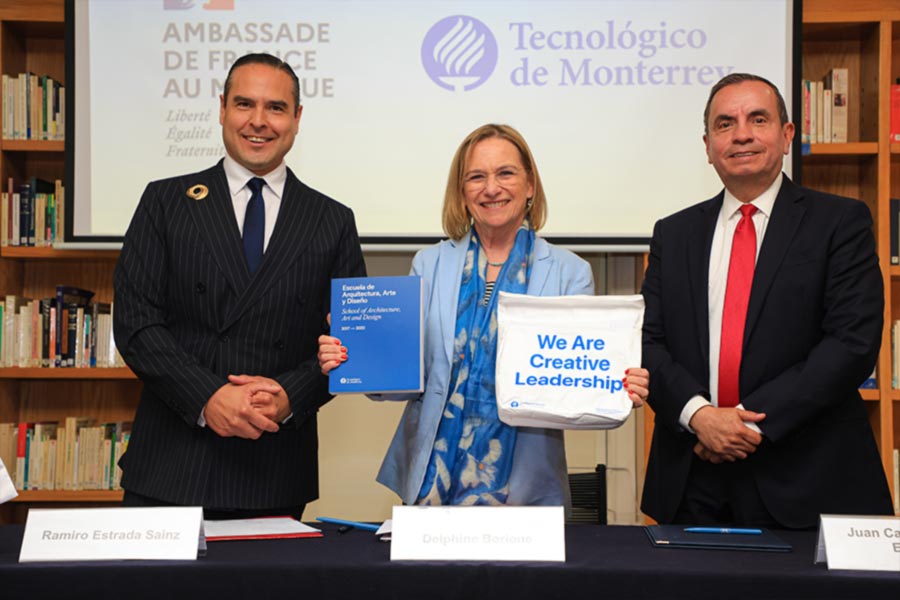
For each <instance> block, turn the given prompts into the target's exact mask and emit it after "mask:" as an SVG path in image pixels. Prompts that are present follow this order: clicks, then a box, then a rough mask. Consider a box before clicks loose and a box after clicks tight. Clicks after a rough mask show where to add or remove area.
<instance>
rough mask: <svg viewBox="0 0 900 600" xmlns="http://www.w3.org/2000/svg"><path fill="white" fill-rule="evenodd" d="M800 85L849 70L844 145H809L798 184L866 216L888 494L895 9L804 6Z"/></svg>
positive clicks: (892, 433) (893, 414)
mask: <svg viewBox="0 0 900 600" xmlns="http://www.w3.org/2000/svg"><path fill="white" fill-rule="evenodd" d="M801 39H802V53H803V54H802V61H803V65H802V77H803V78H805V79H812V80H820V79H821V78H822V77H823V76H824V75H825V74H826V73H827V71H828V70H829V69H831V68H835V67H847V68H848V69H849V74H850V78H849V87H850V94H849V95H850V102H849V118H848V143H846V144H812V145H811V147H810V152H809V154H808V155H806V156H804V157H803V159H802V174H801V176H802V183H803V185H805V186H807V187H811V188H815V189H820V190H824V191H829V192H832V193H836V194H841V195H844V196H850V197H852V198H859V199H860V200H862V201H863V202H865V203H866V204H867V205H868V206H869V208H870V209H871V211H872V215H873V217H874V219H875V234H876V239H877V244H878V255H879V258H880V262H881V270H882V276H883V277H884V282H885V315H884V317H885V326H884V330H883V332H882V346H881V354H880V355H879V359H878V388H877V389H876V390H863V399H864V400H865V402H866V406H867V408H868V413H869V420H870V422H871V424H872V428H873V430H874V432H875V438H876V441H877V442H878V447H879V451H880V453H881V459H882V464H883V466H884V470H885V473H886V474H887V476H888V481H889V483H890V484H891V487H892V492H893V494H894V495H895V497H896V494H898V493H900V490H897V489H893V487H894V475H893V474H894V468H895V466H894V458H893V450H894V449H895V448H897V446H898V440H900V390H895V389H893V388H892V385H891V363H892V356H891V339H890V331H891V323H892V322H893V321H894V320H900V268H898V267H891V263H890V254H891V252H890V210H889V209H890V199H891V198H898V197H900V144H891V143H890V137H889V133H890V84H891V83H892V82H893V81H894V80H895V79H896V78H897V77H900V1H898V0H859V1H857V2H844V1H841V0H804V2H803V29H802V36H801Z"/></svg>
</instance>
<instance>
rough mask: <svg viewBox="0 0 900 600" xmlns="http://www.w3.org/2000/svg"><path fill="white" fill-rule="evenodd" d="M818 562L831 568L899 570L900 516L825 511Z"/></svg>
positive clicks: (817, 547)
mask: <svg viewBox="0 0 900 600" xmlns="http://www.w3.org/2000/svg"><path fill="white" fill-rule="evenodd" d="M826 549H827V550H826ZM815 562H816V563H817V564H818V563H822V562H825V563H828V568H829V569H851V570H855V571H898V572H900V518H898V517H873V516H855V515H822V516H821V517H820V519H819V542H818V544H817V545H816V559H815Z"/></svg>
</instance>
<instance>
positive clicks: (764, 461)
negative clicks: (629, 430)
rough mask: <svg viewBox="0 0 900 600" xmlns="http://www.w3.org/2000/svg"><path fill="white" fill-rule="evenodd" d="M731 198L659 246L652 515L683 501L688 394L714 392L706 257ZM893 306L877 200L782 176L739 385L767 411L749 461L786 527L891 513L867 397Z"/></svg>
mask: <svg viewBox="0 0 900 600" xmlns="http://www.w3.org/2000/svg"><path fill="white" fill-rule="evenodd" d="M722 200H723V193H720V194H719V195H717V196H716V197H715V198H713V199H711V200H708V201H706V202H703V203H701V204H698V205H695V206H692V207H690V208H687V209H685V210H683V211H681V212H678V213H676V214H674V215H672V216H670V217H667V218H665V219H662V220H661V221H659V222H658V223H657V224H656V227H655V228H654V232H653V238H652V241H651V243H650V260H649V264H648V267H647V273H646V277H645V281H644V285H643V290H642V293H643V295H644V299H645V301H646V313H645V321H644V347H643V351H644V366H645V367H646V368H648V369H649V371H650V377H651V381H650V397H649V404H650V405H651V406H652V408H653V410H654V411H655V412H656V425H655V429H654V433H653V444H652V448H651V452H650V459H649V463H648V466H647V476H646V483H645V486H644V495H643V501H642V509H643V511H644V512H645V513H647V514H649V515H651V516H652V517H654V518H655V519H657V520H659V521H662V522H670V521H671V519H672V518H673V517H674V515H675V511H676V510H677V508H678V505H679V503H680V502H681V499H682V496H683V493H684V489H685V483H686V481H687V478H688V476H689V472H690V466H691V461H692V451H693V447H694V444H695V443H696V442H697V438H696V436H695V435H693V434H691V433H690V432H688V431H687V430H685V429H683V428H682V427H681V426H680V425H679V422H678V419H679V415H680V414H681V411H682V409H683V408H684V406H685V404H686V403H687V402H688V400H689V399H690V398H691V397H693V396H695V395H702V396H705V397H706V398H709V397H710V394H709V389H708V388H709V314H708V286H709V281H708V279H709V258H710V247H711V244H712V238H713V231H714V228H715V225H716V220H717V218H718V215H719V211H720V209H721V207H722ZM883 312H884V294H883V284H882V278H881V271H880V269H879V266H878V258H877V255H876V254H875V241H874V237H873V234H872V219H871V216H870V213H869V210H868V208H867V207H866V205H865V204H863V203H862V202H859V201H856V200H851V199H848V198H841V197H838V196H833V195H829V194H823V193H820V192H816V191H813V190H810V189H806V188H802V187H800V186H797V185H795V184H794V183H793V182H791V181H790V180H789V179H788V178H787V177H784V180H783V183H782V186H781V189H780V190H779V192H778V196H777V198H776V200H775V204H774V207H773V209H772V214H771V216H770V219H769V222H768V225H767V228H766V233H765V237H764V238H763V241H762V245H761V247H760V251H759V256H758V259H757V264H756V269H755V271H754V275H753V284H752V288H751V292H750V303H749V307H748V311H747V321H746V328H745V332H744V343H743V354H742V361H741V369H740V384H739V385H740V399H741V402H742V404H743V406H744V407H745V408H746V409H748V410H752V411H756V412H761V413H765V414H766V418H765V420H764V421H762V422H761V423H759V427H760V428H761V429H762V432H763V436H764V437H763V442H762V444H761V445H760V446H759V447H758V449H757V451H756V452H755V453H754V454H751V455H750V456H749V457H748V458H747V459H746V460H747V461H748V463H749V464H750V467H751V471H752V473H753V477H754V478H755V481H756V485H757V487H758V489H759V493H760V496H761V497H762V499H763V502H764V503H765V505H766V508H767V509H768V511H769V512H770V514H771V515H772V516H773V517H774V518H775V519H776V520H777V521H778V522H779V523H781V524H782V525H785V526H787V527H811V526H814V525H815V524H816V522H817V520H818V515H819V514H820V513H829V512H833V513H881V514H884V513H888V512H889V511H890V510H891V504H890V497H889V493H888V489H887V484H886V480H885V476H884V472H883V470H882V467H881V462H880V459H879V455H878V451H877V448H876V446H875V440H874V437H873V435H872V430H871V427H870V426H869V422H868V419H867V415H866V409H865V407H864V405H863V402H862V400H861V398H860V395H859V391H858V386H859V385H860V384H861V383H862V382H863V380H865V379H866V377H867V376H868V375H869V374H870V373H871V372H872V368H873V366H874V364H875V361H876V358H877V356H878V350H879V347H880V343H881V332H882V324H883V318H884V317H883ZM880 375H881V376H882V377H884V376H885V374H880Z"/></svg>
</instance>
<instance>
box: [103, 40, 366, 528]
mask: <svg viewBox="0 0 900 600" xmlns="http://www.w3.org/2000/svg"><path fill="white" fill-rule="evenodd" d="M224 92H225V93H224V94H223V95H222V97H221V107H220V115H219V122H220V123H221V125H222V132H223V140H224V144H225V150H226V154H227V155H226V157H225V158H224V160H222V161H220V162H219V163H218V164H217V165H215V166H214V167H212V168H210V169H208V170H206V171H202V172H200V173H194V174H190V175H184V176H180V177H174V178H172V179H166V180H163V181H155V182H152V183H150V184H149V185H148V186H147V189H146V190H145V191H144V194H143V196H142V198H141V201H140V204H139V206H138V208H137V210H136V212H135V214H134V217H133V219H132V222H131V225H130V226H129V228H128V232H127V233H126V235H125V242H124V245H123V247H122V253H121V256H120V258H119V262H118V264H117V265H116V270H115V311H114V314H115V336H116V344H117V345H118V347H119V350H120V351H121V353H122V356H123V357H124V358H125V361H126V362H127V363H128V365H129V366H130V367H131V368H132V369H133V370H134V372H135V373H137V374H138V376H139V377H140V379H141V380H142V381H143V384H144V387H143V393H142V395H141V400H140V404H139V406H138V409H137V414H136V416H135V420H134V427H133V431H132V436H131V441H130V444H129V447H128V450H127V452H126V453H125V455H124V456H123V457H122V460H121V461H120V465H121V467H122V469H123V476H122V487H123V488H125V500H124V504H125V505H129V506H142V505H144V506H146V505H151V506H152V505H167V504H174V505H202V506H203V507H204V509H206V510H205V512H206V516H207V518H230V517H233V518H243V517H250V516H263V515H270V514H291V515H294V516H295V517H297V518H299V517H300V516H301V514H302V512H303V507H304V506H305V504H306V502H309V501H311V500H314V499H315V498H316V497H317V496H318V458H317V446H318V442H317V434H316V412H317V411H318V409H319V407H320V406H322V405H323V404H324V403H325V402H327V401H328V400H329V398H330V397H329V395H328V388H327V381H328V380H327V378H326V377H324V376H323V375H322V374H321V372H320V371H319V368H318V362H317V360H316V352H317V350H318V345H317V341H316V340H317V338H318V336H319V334H321V333H323V332H324V331H325V330H326V321H325V318H326V314H327V313H328V307H329V288H330V280H331V279H332V278H334V277H354V276H360V275H364V274H365V264H364V262H363V257H362V251H361V249H360V246H359V239H358V236H357V232H356V225H355V223H354V220H353V213H352V212H351V211H350V209H348V208H347V207H345V206H343V205H341V204H339V203H337V202H335V201H334V200H332V199H330V198H328V197H326V196H324V195H323V194H321V193H319V192H317V191H315V190H313V189H311V188H309V187H307V186H306V185H304V184H303V183H302V182H301V181H300V180H299V179H297V178H296V177H295V176H294V174H293V173H292V172H291V171H290V169H288V168H287V167H286V166H285V163H284V156H285V155H286V154H287V152H288V151H289V150H290V148H291V146H292V145H293V142H294V138H295V136H296V134H297V129H298V126H299V122H300V113H301V108H302V107H301V106H300V102H299V84H298V80H297V76H296V75H295V74H294V72H293V70H292V69H291V68H290V66H288V65H287V64H286V63H284V62H282V61H281V60H279V59H277V58H275V57H273V56H270V55H267V54H250V55H247V56H244V57H242V58H241V59H239V60H238V61H237V62H235V63H234V65H233V66H232V68H231V70H230V71H229V73H228V78H227V80H226V82H225V89H224ZM253 178H262V179H263V180H264V182H261V183H259V182H257V183H256V184H253V183H251V180H252V179H253ZM256 185H259V186H261V188H262V189H261V195H262V202H259V201H258V198H257V195H258V194H259V193H260V191H259V188H257V191H255V192H252V193H251V191H250V190H251V188H252V187H254V186H256ZM253 200H257V202H255V204H256V205H257V206H259V205H260V204H262V205H264V209H263V208H261V207H260V208H259V209H258V210H259V211H263V210H264V220H263V223H264V225H254V226H253V227H249V226H248V227H247V228H245V212H246V214H249V213H250V211H248V210H247V208H248V205H249V204H251V203H253V202H252V201H253ZM254 210H255V209H254ZM253 218H255V219H257V223H258V222H259V221H258V219H259V218H261V215H260V214H259V213H257V214H256V216H255V217H253ZM247 222H248V223H249V222H250V221H249V220H248V221H247ZM251 228H252V229H254V230H256V233H257V234H258V236H259V238H260V240H259V241H260V243H261V244H262V247H263V248H264V253H263V255H262V259H261V262H259V264H258V266H257V267H256V268H255V269H254V267H253V266H251V265H253V263H254V262H255V261H254V260H251V256H250V255H249V254H248V255H247V257H246V258H245V253H244V242H242V235H245V234H247V235H249V229H251ZM248 261H249V262H248Z"/></svg>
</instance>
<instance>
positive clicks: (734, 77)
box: [703, 73, 788, 133]
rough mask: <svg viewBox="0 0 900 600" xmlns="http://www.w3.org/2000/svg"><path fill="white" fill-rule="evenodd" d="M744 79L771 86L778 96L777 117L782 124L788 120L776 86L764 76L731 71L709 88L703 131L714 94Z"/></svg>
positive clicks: (707, 124)
mask: <svg viewBox="0 0 900 600" xmlns="http://www.w3.org/2000/svg"><path fill="white" fill-rule="evenodd" d="M745 81H759V82H762V83H764V84H766V85H767V86H769V87H770V88H772V91H773V92H775V96H776V97H777V98H778V119H779V120H780V121H781V125H782V126H784V124H785V123H787V122H788V114H787V106H786V105H785V103H784V97H782V95H781V92H779V91H778V88H777V87H775V85H774V84H773V83H772V82H771V81H769V80H768V79H766V78H765V77H760V76H759V75H753V74H752V73H731V74H730V75H726V76H725V77H723V78H722V79H720V80H719V81H718V82H717V83H716V85H714V86H713V87H712V89H711V90H709V98H708V99H707V100H706V108H705V109H704V110H703V132H704V133H709V107H710V106H711V105H712V101H713V98H714V97H715V95H716V94H718V93H719V91H720V90H721V89H722V88H725V87H728V86H729V85H734V84H736V83H744V82H745Z"/></svg>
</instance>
